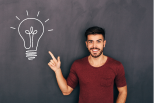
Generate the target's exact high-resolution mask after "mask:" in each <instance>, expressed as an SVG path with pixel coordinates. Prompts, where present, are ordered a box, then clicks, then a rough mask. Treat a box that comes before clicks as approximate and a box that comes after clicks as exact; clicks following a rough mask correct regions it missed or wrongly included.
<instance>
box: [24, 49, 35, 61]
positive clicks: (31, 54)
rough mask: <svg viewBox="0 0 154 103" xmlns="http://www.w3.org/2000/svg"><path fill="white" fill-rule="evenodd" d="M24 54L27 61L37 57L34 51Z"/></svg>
mask: <svg viewBox="0 0 154 103" xmlns="http://www.w3.org/2000/svg"><path fill="white" fill-rule="evenodd" d="M25 54H26V57H27V58H28V60H33V59H35V57H36V56H37V52H36V50H28V51H26V53H25Z"/></svg>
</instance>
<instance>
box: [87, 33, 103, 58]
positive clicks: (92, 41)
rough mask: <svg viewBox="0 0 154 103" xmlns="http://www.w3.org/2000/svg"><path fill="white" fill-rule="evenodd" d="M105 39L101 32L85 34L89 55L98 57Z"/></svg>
mask: <svg viewBox="0 0 154 103" xmlns="http://www.w3.org/2000/svg"><path fill="white" fill-rule="evenodd" d="M105 44H106V40H104V37H103V35H102V34H91V35H88V36H87V41H86V46H87V48H88V50H89V52H90V55H91V56H92V57H94V58H97V57H99V56H100V55H101V54H102V53H103V49H104V47H105Z"/></svg>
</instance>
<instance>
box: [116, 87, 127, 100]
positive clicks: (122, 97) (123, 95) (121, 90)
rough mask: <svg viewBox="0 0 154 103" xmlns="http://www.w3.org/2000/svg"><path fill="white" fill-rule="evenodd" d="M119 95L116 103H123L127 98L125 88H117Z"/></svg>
mask: <svg viewBox="0 0 154 103" xmlns="http://www.w3.org/2000/svg"><path fill="white" fill-rule="evenodd" d="M118 91H119V95H118V98H117V101H116V103H125V102H126V98H127V86H124V87H118Z"/></svg>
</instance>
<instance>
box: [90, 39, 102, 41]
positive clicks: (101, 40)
mask: <svg viewBox="0 0 154 103" xmlns="http://www.w3.org/2000/svg"><path fill="white" fill-rule="evenodd" d="M88 41H93V40H88ZM97 41H102V39H98V40H97Z"/></svg>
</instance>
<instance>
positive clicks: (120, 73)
mask: <svg viewBox="0 0 154 103" xmlns="http://www.w3.org/2000/svg"><path fill="white" fill-rule="evenodd" d="M115 83H116V85H117V87H123V86H126V85H127V83H126V78H125V71H124V67H123V65H122V64H120V65H119V66H118V67H117V75H116V77H115Z"/></svg>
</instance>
